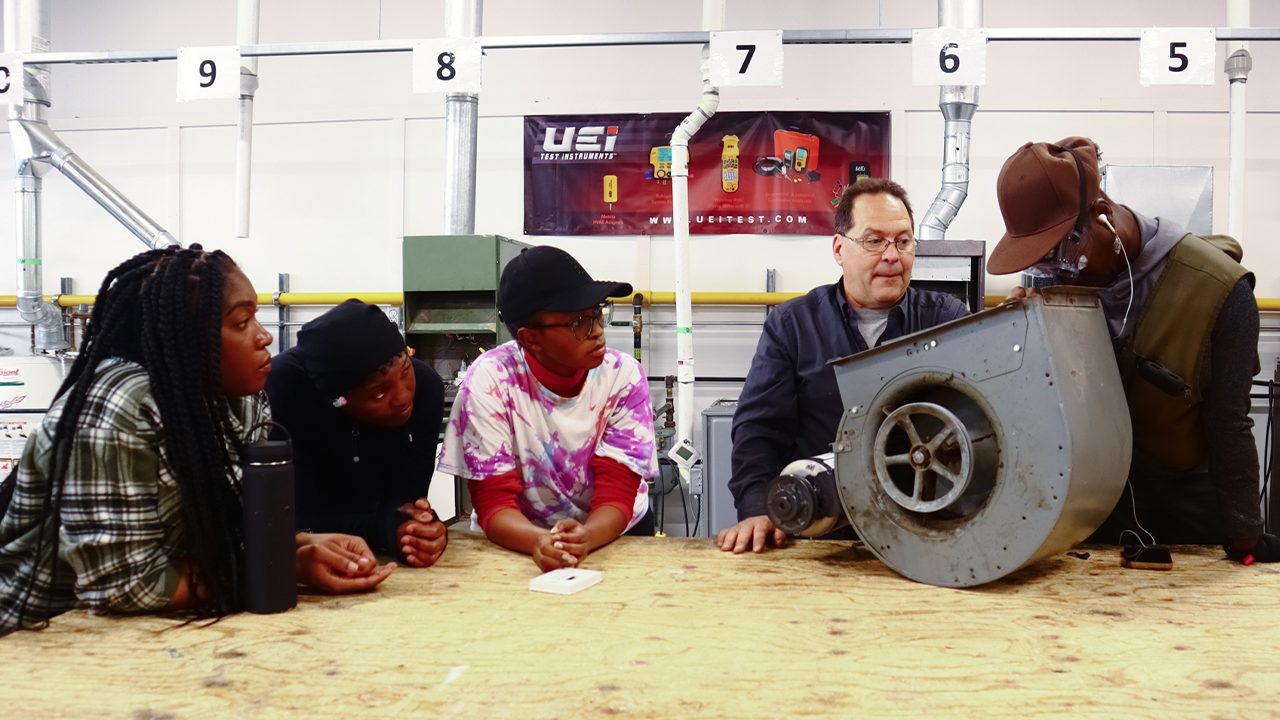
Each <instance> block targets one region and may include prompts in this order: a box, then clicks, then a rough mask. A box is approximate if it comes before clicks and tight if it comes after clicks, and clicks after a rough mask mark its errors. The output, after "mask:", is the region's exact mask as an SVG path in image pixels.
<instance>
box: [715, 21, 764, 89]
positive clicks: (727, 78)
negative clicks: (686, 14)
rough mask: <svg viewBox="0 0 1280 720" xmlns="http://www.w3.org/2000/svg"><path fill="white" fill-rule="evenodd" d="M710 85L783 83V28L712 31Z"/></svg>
mask: <svg viewBox="0 0 1280 720" xmlns="http://www.w3.org/2000/svg"><path fill="white" fill-rule="evenodd" d="M708 62H709V63H710V70H711V84H712V85H715V86H716V87H732V86H737V87H743V86H748V85H771V86H774V87H780V86H781V85H782V31H781V30H745V31H734V32H713V33H711V57H710V59H709V61H708Z"/></svg>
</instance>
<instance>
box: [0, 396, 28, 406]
mask: <svg viewBox="0 0 1280 720" xmlns="http://www.w3.org/2000/svg"><path fill="white" fill-rule="evenodd" d="M26 399H27V396H26V395H19V396H17V397H12V398H9V399H8V400H3V401H0V410H8V409H9V408H11V407H13V406H14V405H17V404H18V403H20V402H22V401H23V400H26Z"/></svg>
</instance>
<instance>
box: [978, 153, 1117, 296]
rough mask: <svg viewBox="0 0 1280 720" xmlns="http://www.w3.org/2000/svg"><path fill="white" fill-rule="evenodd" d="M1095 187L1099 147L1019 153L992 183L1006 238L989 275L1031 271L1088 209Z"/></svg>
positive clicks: (990, 264) (993, 255)
mask: <svg viewBox="0 0 1280 720" xmlns="http://www.w3.org/2000/svg"><path fill="white" fill-rule="evenodd" d="M1073 154H1074V155H1075V157H1072V155H1073ZM1077 160H1079V162H1077ZM1082 173H1083V182H1081V176H1082ZM1098 186H1099V175H1098V146H1097V145H1095V144H1094V142H1093V141H1092V140H1090V139H1089V138H1085V137H1078V136H1073V137H1069V138H1065V139H1063V140H1059V141H1058V142H1056V143H1044V142H1037V143H1032V142H1029V143H1027V144H1026V145H1023V146H1022V147H1020V148H1018V151H1017V152H1015V153H1014V154H1013V155H1012V156H1010V157H1009V159H1008V160H1006V161H1005V162H1004V167H1002V168H1000V177H999V179H997V180H996V199H997V200H998V201H999V202H1000V214H1001V215H1003V216H1004V227H1005V234H1004V237H1002V238H1000V243H999V244H998V245H996V248H995V249H994V250H992V251H991V257H990V258H988V259H987V272H989V273H991V274H993V275H1004V274H1007V273H1014V272H1019V271H1021V270H1026V269H1027V268H1029V267H1031V266H1032V265H1034V264H1035V263H1036V261H1037V260H1039V259H1040V258H1042V257H1044V256H1045V254H1046V253H1048V252H1049V251H1050V250H1052V249H1053V247H1054V246H1055V245H1057V244H1058V243H1059V242H1062V239H1063V238H1064V237H1066V236H1067V233H1069V232H1071V230H1072V228H1073V227H1074V226H1075V223H1076V219H1077V218H1079V217H1080V213H1081V209H1082V208H1085V209H1087V208H1089V207H1092V205H1093V203H1094V202H1095V201H1096V200H1097V199H1098V193H1099V187H1098ZM1081 195H1083V196H1084V201H1083V203H1082V202H1081Z"/></svg>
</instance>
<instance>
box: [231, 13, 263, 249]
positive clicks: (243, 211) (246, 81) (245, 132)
mask: <svg viewBox="0 0 1280 720" xmlns="http://www.w3.org/2000/svg"><path fill="white" fill-rule="evenodd" d="M258 10H259V4H258V0H240V4H239V8H238V10H237V13H236V42H237V43H239V44H240V45H257V44H258V15H259V13H258ZM257 91H258V58H256V57H248V58H247V57H242V58H240V118H239V120H238V122H237V127H238V129H239V137H238V138H237V139H236V237H238V238H247V237H249V183H250V170H251V168H252V165H253V96H254V93H256V92H257Z"/></svg>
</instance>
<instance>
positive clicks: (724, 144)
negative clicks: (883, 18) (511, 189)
mask: <svg viewBox="0 0 1280 720" xmlns="http://www.w3.org/2000/svg"><path fill="white" fill-rule="evenodd" d="M684 117H685V115H684V114H681V113H655V114H651V115H533V116H526V117H525V119H524V151H525V156H524V231H525V234H527V235H670V234H671V232H672V225H671V223H672V217H671V179H670V178H671V133H672V131H673V130H675V128H676V126H678V125H679V124H680V121H681V120H683V119H684ZM888 170H889V113H823V112H762V113H748V112H726V113H717V114H716V115H714V116H713V117H712V118H711V119H710V120H708V121H707V122H706V124H705V125H703V126H702V129H701V130H699V131H698V134H697V135H695V136H694V138H693V140H692V141H691V142H690V144H689V221H690V222H689V231H690V232H691V233H695V234H704V235H709V234H716V235H719V234H729V233H754V234H768V233H783V234H796V235H828V234H831V233H832V232H834V230H835V227H834V212H833V211H834V209H835V203H836V202H837V201H838V200H839V199H840V195H841V193H843V192H844V188H845V186H846V185H848V184H849V182H850V181H851V180H856V179H857V178H859V177H884V176H885V175H886V174H887V173H888Z"/></svg>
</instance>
